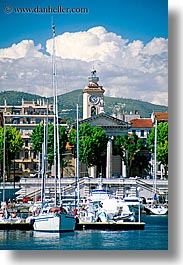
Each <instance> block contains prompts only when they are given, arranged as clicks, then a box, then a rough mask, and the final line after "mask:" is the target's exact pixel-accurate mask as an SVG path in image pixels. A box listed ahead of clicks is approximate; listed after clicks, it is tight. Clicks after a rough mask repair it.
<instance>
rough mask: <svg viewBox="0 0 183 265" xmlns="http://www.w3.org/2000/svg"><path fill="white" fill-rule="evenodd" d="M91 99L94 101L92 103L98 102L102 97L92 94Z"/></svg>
mask: <svg viewBox="0 0 183 265" xmlns="http://www.w3.org/2000/svg"><path fill="white" fill-rule="evenodd" d="M89 101H90V102H91V103H92V104H98V103H99V101H100V98H99V97H98V96H96V95H91V96H90V97H89Z"/></svg>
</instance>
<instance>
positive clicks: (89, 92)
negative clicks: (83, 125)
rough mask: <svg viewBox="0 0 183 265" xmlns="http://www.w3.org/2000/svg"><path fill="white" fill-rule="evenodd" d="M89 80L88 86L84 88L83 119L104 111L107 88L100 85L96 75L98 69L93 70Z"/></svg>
mask: <svg viewBox="0 0 183 265" xmlns="http://www.w3.org/2000/svg"><path fill="white" fill-rule="evenodd" d="M88 81H89V84H88V86H86V87H85V88H84V89H83V119H87V118H90V117H91V116H95V115H97V114H99V113H102V112H104V96H103V94H104V92H105V90H104V89H103V88H102V86H99V85H98V81H99V77H98V76H96V70H92V71H91V76H90V77H89V78H88Z"/></svg>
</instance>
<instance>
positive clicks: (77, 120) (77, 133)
mask: <svg viewBox="0 0 183 265" xmlns="http://www.w3.org/2000/svg"><path fill="white" fill-rule="evenodd" d="M76 112H77V117H76V126H77V128H76V129H77V132H76V182H77V188H76V189H77V207H79V200H80V196H79V110H78V104H77V109H76Z"/></svg>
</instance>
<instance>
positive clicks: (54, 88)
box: [52, 22, 57, 206]
mask: <svg viewBox="0 0 183 265" xmlns="http://www.w3.org/2000/svg"><path fill="white" fill-rule="evenodd" d="M52 40H53V47H52V71H53V72H52V88H53V114H54V151H53V152H54V154H53V156H54V162H53V169H54V171H53V172H54V178H55V189H54V190H55V206H56V204H57V170H56V165H57V138H56V134H57V130H56V126H57V108H56V103H57V100H56V67H55V24H54V23H53V22H52Z"/></svg>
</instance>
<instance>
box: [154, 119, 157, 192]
mask: <svg viewBox="0 0 183 265" xmlns="http://www.w3.org/2000/svg"><path fill="white" fill-rule="evenodd" d="M156 156H157V119H155V130H154V189H155V194H156V178H157V176H156V174H157V159H156Z"/></svg>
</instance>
